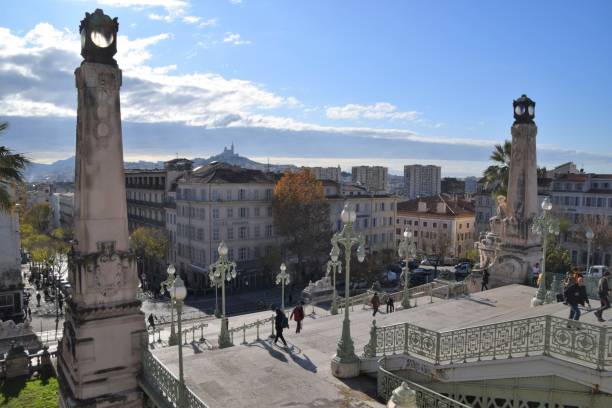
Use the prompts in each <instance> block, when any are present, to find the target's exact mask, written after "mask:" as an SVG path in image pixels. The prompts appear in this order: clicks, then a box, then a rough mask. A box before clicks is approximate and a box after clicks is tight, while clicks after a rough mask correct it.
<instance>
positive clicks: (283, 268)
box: [280, 262, 287, 272]
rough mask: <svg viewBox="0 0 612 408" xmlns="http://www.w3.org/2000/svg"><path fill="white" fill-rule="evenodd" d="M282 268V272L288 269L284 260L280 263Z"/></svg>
mask: <svg viewBox="0 0 612 408" xmlns="http://www.w3.org/2000/svg"><path fill="white" fill-rule="evenodd" d="M280 270H281V272H285V271H286V270H287V266H285V263H284V262H283V263H282V264H281V265H280Z"/></svg>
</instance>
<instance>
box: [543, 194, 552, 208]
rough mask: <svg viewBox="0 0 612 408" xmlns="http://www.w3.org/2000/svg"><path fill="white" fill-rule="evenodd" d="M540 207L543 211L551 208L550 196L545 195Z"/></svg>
mask: <svg viewBox="0 0 612 408" xmlns="http://www.w3.org/2000/svg"><path fill="white" fill-rule="evenodd" d="M542 209H543V210H544V211H550V210H552V203H551V202H550V198H548V197H546V198H545V199H544V201H542Z"/></svg>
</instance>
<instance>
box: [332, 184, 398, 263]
mask: <svg viewBox="0 0 612 408" xmlns="http://www.w3.org/2000/svg"><path fill="white" fill-rule="evenodd" d="M323 188H324V191H325V196H326V198H327V200H328V202H329V206H330V208H329V215H330V224H331V229H332V231H333V232H336V231H339V230H340V229H341V228H342V220H341V218H340V214H341V213H342V209H343V208H344V205H345V204H346V203H347V202H350V203H351V204H352V205H353V206H354V208H355V211H356V213H357V219H356V221H355V223H354V225H353V227H354V229H355V232H357V233H360V234H363V235H364V237H365V240H366V252H367V253H374V252H379V251H383V250H395V249H396V248H397V247H396V243H395V239H394V236H395V230H394V228H395V219H396V214H397V213H396V205H397V200H398V198H397V196H395V195H392V194H373V193H370V192H368V191H367V189H366V188H365V187H363V186H361V185H355V184H340V183H332V182H325V183H323Z"/></svg>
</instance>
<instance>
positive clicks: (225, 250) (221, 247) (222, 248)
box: [218, 241, 229, 256]
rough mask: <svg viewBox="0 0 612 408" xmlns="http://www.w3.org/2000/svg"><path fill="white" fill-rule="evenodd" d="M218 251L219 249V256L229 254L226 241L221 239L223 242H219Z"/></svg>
mask: <svg viewBox="0 0 612 408" xmlns="http://www.w3.org/2000/svg"><path fill="white" fill-rule="evenodd" d="M218 251H219V256H227V253H228V252H229V249H228V248H227V245H225V242H223V241H221V243H220V244H219V249H218Z"/></svg>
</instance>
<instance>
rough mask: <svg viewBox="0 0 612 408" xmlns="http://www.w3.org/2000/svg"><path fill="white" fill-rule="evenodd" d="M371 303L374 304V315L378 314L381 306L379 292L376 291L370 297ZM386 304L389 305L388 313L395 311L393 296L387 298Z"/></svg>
mask: <svg viewBox="0 0 612 408" xmlns="http://www.w3.org/2000/svg"><path fill="white" fill-rule="evenodd" d="M370 303H371V304H372V316H376V313H378V308H380V296H378V292H374V295H373V296H372V298H371V299H370ZM385 305H386V306H387V313H393V312H395V302H394V301H393V298H392V297H391V296H389V297H388V298H387V301H386V302H385Z"/></svg>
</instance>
